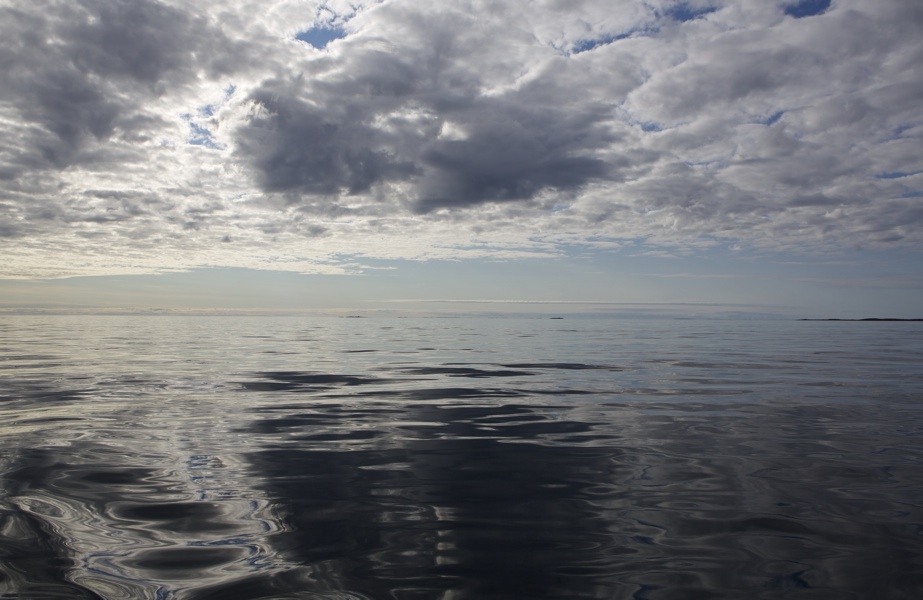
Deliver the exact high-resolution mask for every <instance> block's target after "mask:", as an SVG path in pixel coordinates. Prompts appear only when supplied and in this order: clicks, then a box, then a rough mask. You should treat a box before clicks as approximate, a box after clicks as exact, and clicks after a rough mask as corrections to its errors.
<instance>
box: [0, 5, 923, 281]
mask: <svg viewBox="0 0 923 600" xmlns="http://www.w3.org/2000/svg"><path fill="white" fill-rule="evenodd" d="M0 13H2V14H0V249H2V253H3V256H4V261H3V264H2V266H0V275H3V276H7V277H55V276H64V275H76V274H96V273H139V272H157V271H167V270H177V269H187V268H191V267H198V266H208V265H223V266H245V267H254V268H272V269H286V270H297V271H302V272H325V273H331V272H334V273H335V272H344V271H350V270H354V269H356V268H357V266H356V265H357V264H358V265H361V262H362V259H363V258H405V259H416V260H425V259H431V258H443V259H444V258H474V257H483V256H494V257H505V258H515V257H520V256H548V255H555V254H557V253H561V252H564V251H565V248H569V247H573V246H574V245H575V244H576V245H582V246H594V245H598V246H599V247H600V248H611V247H613V246H617V245H618V241H619V240H622V239H631V240H648V241H650V242H651V243H653V244H656V245H657V246H658V247H670V246H674V247H685V248H696V247H701V246H703V245H709V244H715V243H719V242H720V243H727V244H737V245H742V246H744V247H753V248H763V249H772V250H782V251H799V252H804V251H819V250H823V249H826V248H837V247H845V246H857V245H858V246H863V247H869V248H907V249H911V250H920V249H923V116H921V113H920V111H919V103H920V99H921V98H923V66H921V65H923V38H921V36H920V35H919V32H920V31H921V30H923V5H920V4H919V3H916V2H906V1H903V0H879V1H877V2H874V3H870V2H861V1H859V0H832V2H830V3H829V6H828V3H827V2H823V1H818V0H804V1H802V2H793V1H786V0H776V1H766V0H739V1H730V0H727V1H719V0H715V1H706V0H701V1H698V0H697V1H687V2H675V1H668V0H660V1H657V2H655V1H646V2H642V1H640V0H638V1H634V0H623V1H620V2H613V1H611V0H580V1H577V0H571V1H568V2H563V1H558V0H532V1H529V0H508V1H503V2H500V1H490V0H452V1H445V2H439V3H433V2H424V1H422V0H384V1H380V2H374V1H370V2H361V3H355V2H345V1H344V2H326V3H322V2H317V1H309V0H304V1H295V0H285V1H279V2H249V1H246V0H238V1H236V2H230V1H229V2H222V3H217V4H202V3H197V2H191V1H179V0H173V1H167V0H131V1H129V0H124V1H121V0H117V1H113V0H66V1H65V0H46V1H43V2H31V1H29V2H26V1H25V0H22V1H13V2H7V3H6V4H5V5H4V6H3V7H2V8H0ZM810 13H816V14H810ZM322 29H324V30H326V31H327V33H328V34H331V35H330V36H329V37H336V36H338V37H339V39H336V40H335V41H332V42H330V43H329V44H327V46H326V47H325V48H314V47H312V46H311V45H310V44H308V43H306V42H304V41H300V40H299V39H296V36H297V37H299V38H301V39H311V37H310V34H311V32H317V31H320V30H322Z"/></svg>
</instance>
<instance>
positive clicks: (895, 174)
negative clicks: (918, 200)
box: [875, 171, 919, 179]
mask: <svg viewBox="0 0 923 600" xmlns="http://www.w3.org/2000/svg"><path fill="white" fill-rule="evenodd" d="M918 174H919V172H917V173H909V172H905V171H891V172H887V173H878V174H877V175H875V177H876V178H878V179H901V178H903V177H910V176H911V175H918Z"/></svg>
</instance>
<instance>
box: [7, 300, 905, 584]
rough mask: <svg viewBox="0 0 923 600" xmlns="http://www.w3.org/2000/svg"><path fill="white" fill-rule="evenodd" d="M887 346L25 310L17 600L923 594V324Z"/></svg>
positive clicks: (703, 328)
mask: <svg viewBox="0 0 923 600" xmlns="http://www.w3.org/2000/svg"><path fill="white" fill-rule="evenodd" d="M7 319H9V318H7ZM857 325H861V328H859V327H857ZM869 326H870V324H867V323H863V324H852V323H839V324H832V323H805V322H792V323H788V322H774V323H754V322H727V321H714V322H710V321H658V320H650V321H618V320H612V321H603V320H586V321H578V320H571V321H569V323H568V328H567V329H562V328H561V327H560V326H559V325H556V324H555V321H550V322H549V321H545V320H538V319H503V320H487V319H485V320H478V319H452V320H440V319H421V320H412V319H361V320H341V319H295V318H279V319H275V318H219V317H209V318H190V317H182V318H171V317H134V318H132V317H42V318H38V317H17V319H16V320H15V321H14V320H8V321H7V322H6V323H5V328H4V329H3V331H4V333H3V339H2V340H0V347H2V350H0V365H2V368H3V369H4V374H5V376H4V377H3V378H2V379H0V399H2V401H0V419H2V423H3V427H2V428H0V440H2V442H3V444H4V446H3V447H4V453H3V455H2V457H0V473H2V479H0V483H2V504H0V536H2V537H0V596H3V597H11V598H151V599H168V598H176V599H181V598H182V599H186V598H196V599H200V598H354V599H375V600H378V599H392V598H393V599H396V600H398V599H400V600H404V599H414V598H427V599H429V598H441V599H444V600H458V599H467V598H471V599H482V598H486V599H500V598H530V599H531V598H562V599H563V598H568V599H571V598H606V599H608V598H626V599H628V598H631V599H643V598H649V599H655V598H669V599H673V598H741V597H746V598H851V597H852V598H868V597H874V598H894V599H902V598H908V599H910V598H914V599H915V598H917V597H919V595H920V593H921V591H923V506H921V501H920V498H923V444H921V441H923V418H921V417H923V406H921V400H923V326H921V325H919V324H893V323H891V324H886V323H876V324H871V326H872V327H874V329H872V328H870V327H869ZM462 339H463V340H464V342H463V343H462V342H461V340H462ZM9 365H15V368H11V367H9Z"/></svg>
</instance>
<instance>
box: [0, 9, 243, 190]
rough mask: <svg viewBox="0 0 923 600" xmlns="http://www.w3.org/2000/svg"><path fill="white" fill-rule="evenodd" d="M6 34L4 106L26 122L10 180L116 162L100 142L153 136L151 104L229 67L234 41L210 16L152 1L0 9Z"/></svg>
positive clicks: (1, 34) (1, 83) (9, 157)
mask: <svg viewBox="0 0 923 600" xmlns="http://www.w3.org/2000/svg"><path fill="white" fill-rule="evenodd" d="M27 7H28V8H27ZM0 38H2V39H3V43H2V44H0V102H2V103H3V106H4V107H5V108H6V110H7V111H9V113H8V114H9V115H10V117H12V118H13V119H15V120H16V121H18V123H19V125H20V127H19V129H18V131H17V133H18V134H19V135H18V136H17V137H18V138H19V139H17V140H16V146H15V148H12V147H9V146H7V148H6V152H5V153H4V154H5V156H4V159H5V160H3V164H2V165H0V175H2V176H4V177H5V178H11V177H15V176H17V175H19V174H22V173H23V172H27V171H29V170H33V169H43V168H54V169H62V168H65V167H67V166H68V165H71V164H75V163H93V162H100V161H102V162H104V163H106V166H108V165H111V164H112V163H111V161H112V156H111V152H112V151H113V146H110V147H109V148H108V149H106V150H103V154H104V155H103V156H99V154H98V153H97V152H96V151H94V145H96V144H97V143H102V142H107V141H110V140H113V139H115V138H118V139H119V140H124V141H128V142H130V143H137V142H139V141H144V140H146V139H149V137H150V136H151V135H153V132H154V131H155V130H156V128H157V127H160V126H162V125H163V120H162V118H161V117H160V116H159V115H157V114H156V113H155V112H152V111H148V110H146V104H147V102H148V101H149V100H150V99H152V98H157V97H158V96H162V95H163V94H165V93H166V92H167V91H168V90H170V89H171V88H175V87H176V86H181V85H183V84H185V83H187V82H190V81H192V80H194V79H195V78H196V77H198V76H199V75H198V74H199V73H200V72H201V73H203V74H204V75H205V76H214V75H216V74H220V73H224V72H228V71H229V70H230V69H231V67H232V65H231V64H229V63H228V62H226V59H225V57H226V56H228V55H229V50H230V48H231V46H232V45H233V44H232V43H231V42H230V41H229V40H228V39H226V38H225V37H224V36H223V35H221V33H220V32H219V31H217V30H215V29H214V27H211V26H210V25H209V23H208V21H207V20H206V19H204V18H202V17H195V16H191V15H190V14H188V13H186V12H184V11H181V10H179V9H177V8H174V7H172V6H169V5H167V4H164V3H162V2H157V1H156V0H131V1H128V0H125V1H121V0H116V1H111V0H77V1H73V2H71V1H67V2H64V1H57V2H55V1H50V2H42V3H39V4H38V6H36V5H34V4H32V3H28V4H27V3H22V2H14V3H13V4H11V5H6V6H3V7H0ZM107 152H108V153H109V154H108V155H107Z"/></svg>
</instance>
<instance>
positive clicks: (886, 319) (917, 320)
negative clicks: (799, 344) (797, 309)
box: [798, 317, 923, 322]
mask: <svg viewBox="0 0 923 600" xmlns="http://www.w3.org/2000/svg"><path fill="white" fill-rule="evenodd" d="M798 320H799V321H904V322H907V321H910V322H919V321H923V319H892V318H884V319H882V318H875V317H872V318H869V319H798Z"/></svg>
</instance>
